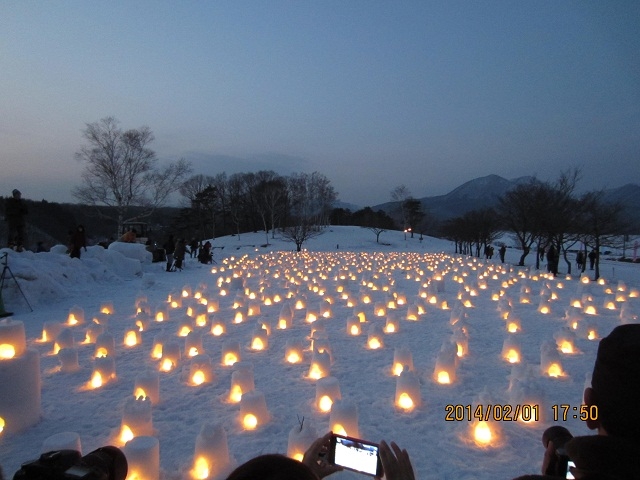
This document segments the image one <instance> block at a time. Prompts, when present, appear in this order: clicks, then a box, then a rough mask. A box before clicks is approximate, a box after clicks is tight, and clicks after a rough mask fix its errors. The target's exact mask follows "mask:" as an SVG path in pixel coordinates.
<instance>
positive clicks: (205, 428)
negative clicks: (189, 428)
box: [190, 423, 231, 480]
mask: <svg viewBox="0 0 640 480" xmlns="http://www.w3.org/2000/svg"><path fill="white" fill-rule="evenodd" d="M230 465H231V458H230V457H229V444H228V442H227V432H226V431H225V430H224V428H223V427H222V425H221V424H218V423H205V424H203V425H202V427H201V428H200V433H199V434H198V436H197V437H196V447H195V451H194V454H193V468H192V469H191V472H190V473H191V477H192V478H193V479H194V480H205V479H208V478H218V477H219V476H221V475H222V474H225V473H226V470H227V469H229V467H230Z"/></svg>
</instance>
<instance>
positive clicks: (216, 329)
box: [211, 319, 227, 337]
mask: <svg viewBox="0 0 640 480" xmlns="http://www.w3.org/2000/svg"><path fill="white" fill-rule="evenodd" d="M226 331H227V327H226V325H225V323H224V321H222V320H221V319H215V320H213V321H212V322H211V334H212V335H213V336H214V337H219V336H220V335H223V334H224V333H225V332H226Z"/></svg>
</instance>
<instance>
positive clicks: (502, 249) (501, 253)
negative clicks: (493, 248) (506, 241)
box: [498, 245, 507, 263]
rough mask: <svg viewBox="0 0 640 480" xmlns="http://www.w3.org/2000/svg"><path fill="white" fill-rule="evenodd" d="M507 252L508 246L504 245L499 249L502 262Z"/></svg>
mask: <svg viewBox="0 0 640 480" xmlns="http://www.w3.org/2000/svg"><path fill="white" fill-rule="evenodd" d="M506 253H507V247H506V246H504V245H502V246H501V247H500V250H498V254H499V255H500V263H504V256H505V254H506Z"/></svg>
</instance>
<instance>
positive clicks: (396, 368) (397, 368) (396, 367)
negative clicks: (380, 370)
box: [392, 362, 404, 377]
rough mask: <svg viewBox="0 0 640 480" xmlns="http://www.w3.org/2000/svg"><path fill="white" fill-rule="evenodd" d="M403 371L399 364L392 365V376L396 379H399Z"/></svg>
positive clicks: (402, 366) (401, 365)
mask: <svg viewBox="0 0 640 480" xmlns="http://www.w3.org/2000/svg"><path fill="white" fill-rule="evenodd" d="M403 369H404V365H403V364H402V363H401V362H396V363H394V364H393V369H392V370H393V374H394V375H395V376H396V377H399V376H400V374H401V373H402V370H403Z"/></svg>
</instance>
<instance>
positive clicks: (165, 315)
mask: <svg viewBox="0 0 640 480" xmlns="http://www.w3.org/2000/svg"><path fill="white" fill-rule="evenodd" d="M155 319H156V322H166V321H168V320H169V311H168V310H167V309H166V308H158V309H157V310H156V315H155Z"/></svg>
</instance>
